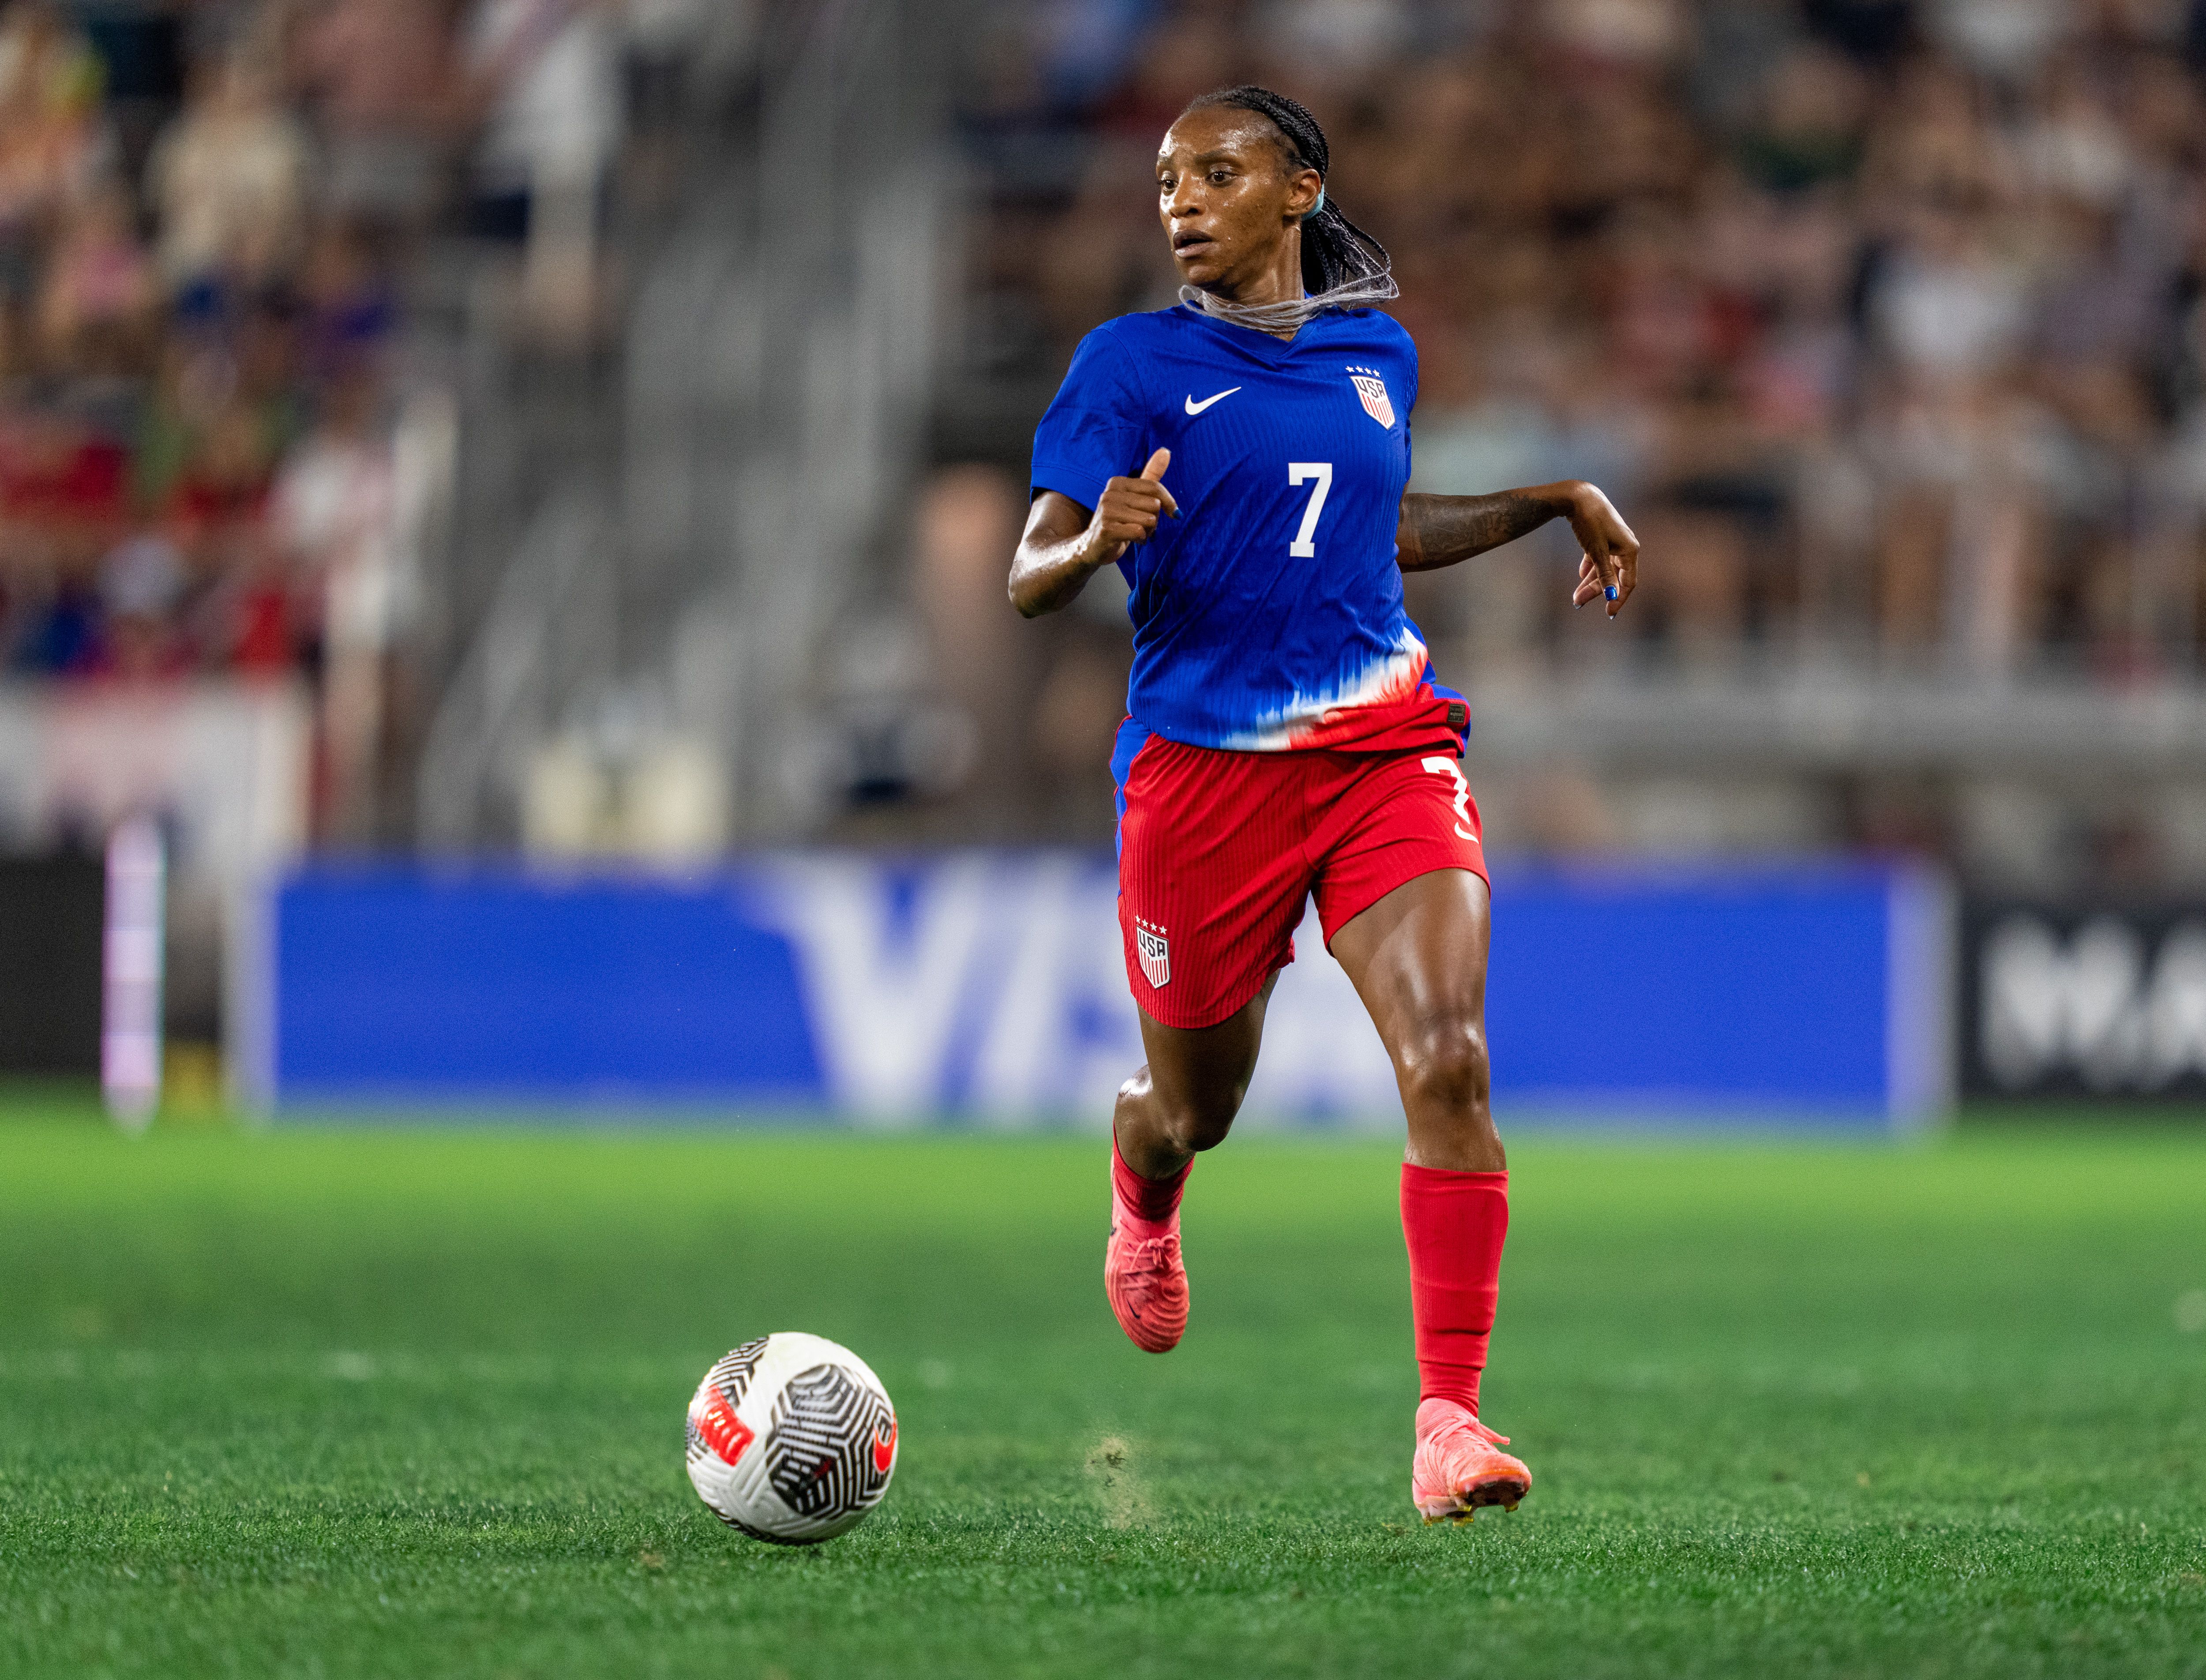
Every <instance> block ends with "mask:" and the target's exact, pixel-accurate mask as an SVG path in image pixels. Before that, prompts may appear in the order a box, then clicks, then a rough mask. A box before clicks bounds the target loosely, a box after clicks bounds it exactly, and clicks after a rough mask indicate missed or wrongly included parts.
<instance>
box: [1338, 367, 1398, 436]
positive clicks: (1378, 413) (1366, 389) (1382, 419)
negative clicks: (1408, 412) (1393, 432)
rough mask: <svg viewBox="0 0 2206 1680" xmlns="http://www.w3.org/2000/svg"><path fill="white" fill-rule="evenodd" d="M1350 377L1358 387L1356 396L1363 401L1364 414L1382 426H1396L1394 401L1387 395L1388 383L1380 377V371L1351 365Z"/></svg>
mask: <svg viewBox="0 0 2206 1680" xmlns="http://www.w3.org/2000/svg"><path fill="white" fill-rule="evenodd" d="M1348 377H1349V379H1350V382H1351V383H1353V384H1354V385H1355V386H1356V395H1357V396H1360V397H1362V399H1363V412H1364V413H1365V414H1368V415H1370V416H1371V418H1372V419H1373V420H1377V421H1378V422H1379V424H1380V425H1381V426H1387V427H1389V428H1391V427H1392V426H1393V424H1394V403H1393V399H1392V398H1391V397H1389V396H1387V395H1386V380H1384V379H1382V378H1380V377H1379V370H1378V369H1377V368H1375V367H1357V366H1355V365H1354V364H1353V363H1351V364H1350V366H1349V369H1348Z"/></svg>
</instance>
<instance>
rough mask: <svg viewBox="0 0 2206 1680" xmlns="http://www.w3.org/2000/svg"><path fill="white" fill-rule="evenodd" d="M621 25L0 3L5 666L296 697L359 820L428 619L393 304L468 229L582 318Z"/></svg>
mask: <svg viewBox="0 0 2206 1680" xmlns="http://www.w3.org/2000/svg"><path fill="white" fill-rule="evenodd" d="M645 9H647V8H643V7H638V8H635V10H638V11H641V10H645ZM626 21H627V10H626V9H620V8H615V7H611V6H605V5H597V4H591V3H574V0H479V3H457V0H188V3H172V0H97V3H74V4H73V3H64V0H13V3H10V4H9V5H7V6H6V8H5V9H4V11H0V656H4V661H5V664H6V666H7V667H8V669H9V670H10V671H12V672H14V673H15V674H17V675H18V676H31V677H50V678H57V679H64V680H71V681H83V682H128V681H131V680H144V679H163V678H175V677H180V676H188V675H201V674H220V675H228V676H239V677H244V678H247V679H253V678H277V679H282V678H285V677H295V678H303V679H305V680H306V681H307V682H309V683H310V684H311V685H312V686H313V691H314V693H315V694H316V696H317V700H318V701H319V712H320V728H319V742H318V744H319V748H320V751H319V753H318V754H317V766H316V768H317V778H316V779H317V813H316V816H317V820H316V825H315V826H316V830H317V831H318V832H321V833H323V834H325V835H327V834H329V833H331V832H332V831H338V832H342V831H343V829H344V828H345V826H346V823H345V819H344V810H343V807H344V806H345V804H346V802H347V798H348V794H347V789H346V785H345V784H346V783H347V782H348V781H349V780H357V779H359V777H361V776H363V775H365V774H367V765H366V763H365V757H366V755H368V754H373V751H374V750H375V742H376V739H377V736H378V734H379V717H380V714H381V713H382V712H383V710H384V708H385V705H386V694H385V690H386V689H387V688H388V686H389V680H390V678H391V676H392V675H394V674H395V669H396V668H395V667H394V665H393V664H392V661H391V657H390V656H391V649H392V647H393V646H394V643H395V642H396V640H398V639H400V638H401V637H402V634H403V633H404V632H405V630H406V629H407V626H408V621H409V616H410V615H411V613H412V612H413V611H414V605H415V603H414V600H413V599H412V593H413V591H412V588H411V584H412V582H413V580H412V579H411V577H410V576H409V568H408V553H407V544H408V529H407V524H408V517H409V515H419V513H420V509H418V508H412V509H409V508H408V507H407V506H405V505H404V503H405V500H406V491H407V488H408V480H407V475H406V474H405V473H404V472H403V471H402V470H401V466H400V462H399V461H398V459H397V456H398V454H399V453H400V452H401V451H402V448H403V445H404V438H403V436H402V426H400V424H399V422H400V418H401V416H400V412H399V410H400V407H401V398H402V394H403V392H402V385H403V383H404V382H403V380H402V377H401V373H402V370H401V368H400V366H399V364H400V362H401V360H402V354H403V340H402V336H401V333H400V331H399V329H400V326H401V313H402V309H401V306H402V299H404V298H405V297H406V296H407V295H408V291H409V282H410V280H411V277H412V275H413V271H414V269H415V268H417V267H418V266H419V265H420V262H421V260H422V254H423V252H424V250H425V248H426V241H427V240H428V239H429V238H430V237H432V235H445V234H466V235H474V236H476V237H477V238H479V239H480V240H483V241H489V242H491V243H492V244H494V245H504V246H510V247H515V248H516V249H518V248H520V247H523V246H524V245H525V246H526V247H528V254H529V258H530V259H531V262H532V265H533V267H532V272H531V275H530V279H531V280H532V281H533V282H534V283H535V291H536V293H537V294H538V295H537V296H536V297H535V298H534V303H535V305H536V306H537V307H539V311H540V313H542V314H543V315H545V316H546V318H547V319H556V318H557V317H558V316H559V315H560V314H561V313H562V312H564V313H565V314H567V315H569V316H572V315H574V314H575V313H577V312H587V310H588V309H589V307H591V302H592V300H591V297H590V295H589V290H590V287H591V284H592V277H591V268H590V265H589V263H588V261H587V255H588V251H587V246H588V235H589V231H590V226H591V223H592V221H593V217H594V216H595V213H596V211H595V203H596V199H597V195H598V194H599V191H600V188H601V184H602V176H603V172H604V170H605V165H606V164H607V162H608V160H609V159H610V158H611V157H612V155H613V153H614V150H615V147H616V146H617V143H618V140H619V138H620V121H621V103H622V94H623V88H622V86H621V80H620V77H621V71H622V68H623V63H622V57H621V53H622V50H623V45H624V44H625V36H624V33H623V26H624V25H625V22H626ZM577 205H579V206H581V208H580V210H579V211H576V210H575V208H574V207H573V206H577ZM547 225H548V226H549V227H551V229H552V230H553V233H554V235H557V231H558V229H560V228H561V227H562V226H564V227H565V228H566V229H569V235H568V237H567V238H566V239H565V240H564V241H563V245H564V247H565V248H566V250H567V251H568V252H571V251H572V250H573V249H574V248H575V247H580V249H581V253H582V260H581V262H580V263H579V264H577V263H575V261H573V260H571V259H569V260H565V261H563V260H562V256H563V252H562V249H561V247H562V241H560V240H559V239H558V238H557V237H556V236H555V237H552V238H550V239H547V238H546V235H545V229H546V226H547ZM577 229H579V231H576V230H577ZM547 246H548V247H551V249H550V251H549V253H548V256H547V253H546V247H547Z"/></svg>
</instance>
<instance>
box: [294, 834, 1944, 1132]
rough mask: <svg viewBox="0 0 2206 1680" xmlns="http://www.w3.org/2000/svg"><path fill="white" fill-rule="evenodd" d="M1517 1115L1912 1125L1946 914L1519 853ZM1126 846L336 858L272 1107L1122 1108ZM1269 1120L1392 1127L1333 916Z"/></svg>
mask: <svg viewBox="0 0 2206 1680" xmlns="http://www.w3.org/2000/svg"><path fill="white" fill-rule="evenodd" d="M1500 873H1501V880H1500V882H1499V888H1498V891H1497V894H1496V903H1495V909H1494V950H1493V958H1492V970H1491V979H1490V984H1489V986H1488V1036H1489V1039H1490V1040H1491V1043H1492V1046H1493V1051H1494V1101H1495V1105H1496V1108H1497V1110H1498V1111H1500V1112H1502V1113H1503V1114H1504V1116H1505V1117H1506V1116H1507V1115H1508V1114H1509V1113H1511V1112H1512V1111H1514V1112H1519V1113H1525V1114H1529V1113H1532V1112H1535V1111H1543V1110H1544V1111H1554V1112H1558V1113H1565V1114H1569V1115H1571V1116H1574V1117H1641V1118H1674V1119H1678V1120H1683V1121H1688V1122H1700V1121H1709V1120H1722V1119H1725V1118H1727V1117H1744V1118H1750V1119H1754V1120H1757V1121H1825V1122H1837V1123H1878V1124H1892V1123H1902V1124H1904V1123H1911V1122H1913V1121H1916V1120H1918V1119H1921V1118H1923V1117H1928V1116H1930V1115H1932V1114H1935V1112H1936V1111H1939V1110H1940V1109H1941V1108H1942V1106H1943V1105H1944V1104H1945V1101H1946V1093H1947V1088H1948V1086H1949V1084H1950V1080H1949V1078H1948V1075H1947V1057H1948V1056H1949V1053H1950V1051H1949V1044H1950V1039H1951V1034H1950V1033H1949V1032H1948V1030H1947V1023H1946V1019H1945V1007H1946V999H1947V996H1948V995H1949V992H1950V978H1949V975H1950V956H1949V947H1950V939H1949V937H1948V934H1947V922H1948V920H1949V917H1948V914H1947V903H1946V895H1945V893H1944V891H1943V890H1942V888H1941V885H1940V884H1939V883H1938V882H1937V881H1936V880H1935V879H1930V878H1926V877H1924V876H1922V875H1919V874H1917V873H1911V872H1908V871H1905V870H1894V869H1887V868H1881V867H1880V868H1869V867H1816V868H1805V867H1754V868H1743V869H1742V868H1733V869H1727V870H1725V871H1721V872H1715V871H1709V870H1690V871H1686V870H1678V871H1658V870H1650V869H1648V868H1644V867H1635V868H1630V869H1625V868H1604V869H1599V870H1583V871H1579V870H1572V871H1546V870H1542V871H1533V870H1529V869H1517V870H1511V869H1506V868H1505V869H1504V870H1502V871H1501V872H1500ZM1116 897H1117V884H1116V878H1115V873H1114V870H1113V867H1112V862H1111V860H1110V859H1109V858H1108V857H1105V856H1094V855H1087V854H1080V853H1063V852H1036V853H1010V854H1005V853H980V852H972V853H952V854H947V855H941V856H938V857H933V858H927V859H922V860H907V861H884V860H881V859H878V858H873V857H867V856H858V855H837V854H790V855H772V856H766V857H762V858H758V859H755V860H752V861H747V862H745V863H743V864H742V865H740V866H737V867H732V868H730V869H729V870H728V871H726V872H725V873H720V874H716V875H713V876H712V877H709V878H704V879H689V880H683V881H672V880H663V879H648V878H641V877H626V876H613V875H560V874H553V873H541V872H536V871H530V870H525V869H522V868H520V867H502V868H501V867H471V868H468V869H467V870H464V871H461V872H455V873H440V872H438V871H437V870H434V869H430V868H426V867H415V866H390V867H336V866H325V867H316V868H314V869H312V870H309V871H307V872H306V873H301V874H299V875H297V876H295V877H294V878H292V879H289V880H288V881H286V882H284V883H283V885H281V887H280V888H279V889H278V891H277V895H276V898H275V902H274V904H273V906H272V911H273V914H272V926H271V930H270V933H271V938H270V942H269V951H270V965H269V966H270V970H271V972H270V974H269V977H268V994H269V995H268V1004H269V1016H270V1020H269V1028H268V1031H269V1037H270V1043H269V1045H268V1046H267V1051H266V1055H265V1058H264V1059H265V1066H266V1067H267V1069H268V1077H269V1082H270V1084H271V1091H270V1092H269V1093H268V1094H269V1095H270V1096H271V1098H272V1099H273V1100H274V1101H275V1102H276V1103H277V1105H278V1106H280V1107H328V1106H331V1105H363V1104H373V1105H394V1104H395V1105H441V1106H446V1107H450V1106H456V1105H543V1104H564V1105H605V1104H615V1105H657V1106H665V1105H682V1104H691V1105H708V1106H714V1107H718V1108H722V1109H740V1108H746V1107H748V1108H752V1109H778V1110H785V1109H788V1108H791V1107H802V1108H813V1109H819V1110H823V1111H833V1112H836V1113H838V1114H844V1115H848V1116H850V1117H854V1118H856V1119H858V1120H861V1121H870V1122H873V1123H895V1122H900V1121H909V1120H915V1119H925V1118H930V1117H956V1118H958V1119H961V1120H963V1121H966V1122H968V1123H977V1124H1021V1123H1034V1122H1037V1121H1045V1122H1057V1121H1063V1120H1066V1119H1074V1120H1080V1121H1083V1122H1086V1123H1091V1124H1094V1125H1097V1126H1100V1124H1101V1123H1103V1121H1104V1118H1105V1117H1106V1116H1107V1114H1108V1113H1109V1111H1110V1104H1111V1098H1112V1093H1114V1092H1115V1091H1116V1090H1117V1088H1118V1084H1119V1082H1120V1081H1122V1080H1124V1078H1125V1077H1126V1075H1128V1074H1129V1073H1130V1071H1131V1070H1132V1069H1133V1068H1134V1067H1135V1066H1136V1064H1137V1063H1139V1062H1140V1060H1141V1044H1140V1034H1139V1031H1138V1028H1137V1025H1136V1018H1135V1015H1134V1010H1133V1006H1132V1004H1131V1002H1130V999H1129V998H1128V996H1127V992H1126V985H1125V978H1124V971H1123V968H1122V966H1121V965H1122V959H1121V956H1120V945H1119V937H1118V920H1117V903H1116ZM1296 948H1297V962H1295V963H1294V965H1293V966H1292V967H1291V968H1289V969H1288V971H1287V973H1286V974H1285V976H1284V977H1283V978H1282V980H1281V981H1280V985H1279V990H1278V992H1277V993H1276V994H1275V996H1274V998H1273V1003H1272V1006H1271V1010H1270V1013H1269V1017H1268V1021H1267V1030H1266V1034H1265V1046H1264V1051H1263V1057H1262V1060H1261V1063H1260V1065H1259V1068H1258V1071H1257V1075H1256V1080H1255V1084H1254V1086H1253V1087H1251V1089H1250V1093H1249V1113H1250V1114H1251V1115H1252V1117H1280V1118H1286V1119H1296V1120H1303V1121H1315V1122H1332V1123H1344V1122H1380V1121H1389V1120H1391V1117H1392V1116H1393V1115H1394V1114H1395V1113H1397V1112H1398V1110H1397V1108H1396V1100H1395V1095H1394V1086H1393V1078H1392V1069H1391V1068H1390V1067H1389V1065H1388V1063H1387V1060H1386V1054H1385V1051H1383V1049H1382V1048H1381V1047H1380V1044H1379V1041H1378V1038H1377V1036H1376V1034H1374V1032H1373V1031H1372V1028H1371V1026H1370V1023H1369V1022H1368V1019H1367V1017H1366V1016H1365V1015H1364V1012H1363V1010H1362V1005H1361V1004H1360V1003H1359V1001H1358V1000H1357V998H1356V994H1355V992H1354V990H1353V988H1352V987H1350V985H1349V983H1348V980H1347V977H1346V976H1345V975H1344V974H1342V973H1341V971H1340V969H1339V967H1338V965H1336V964H1335V963H1334V962H1333V961H1332V959H1331V958H1330V957H1329V956H1327V955H1326V953H1325V950H1324V948H1323V944H1322V941H1321V938H1320V936H1319V932H1318V928H1317V925H1316V920H1315V913H1313V914H1311V916H1310V918H1309V920H1307V921H1306V922H1305V924H1304V926H1303V930H1302V932H1301V933H1300V934H1299V935H1298V936H1297V941H1296Z"/></svg>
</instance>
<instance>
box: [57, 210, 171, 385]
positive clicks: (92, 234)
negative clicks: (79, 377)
mask: <svg viewBox="0 0 2206 1680" xmlns="http://www.w3.org/2000/svg"><path fill="white" fill-rule="evenodd" d="M133 219H134V218H133V215H132V211H131V206H130V201H129V199H128V196H127V195H126V194H123V193H122V191H121V190H120V189H119V188H112V187H110V188H104V189H102V190H100V191H98V192H95V193H93V194H89V195H88V196H86V198H85V199H83V200H81V201H80V202H79V203H78V204H77V205H75V206H74V207H73V208H72V209H71V210H70V211H69V215H68V217H67V219H66V220H65V221H64V222H63V225H62V230H61V233H60V235H59V236H58V237H57V239H56V241H55V242H54V249H53V254H52V256H51V259H49V261H48V264H47V268H46V274H45V285H44V289H43V290H42V292H41V294H40V295H39V326H38V336H39V342H40V344H41V346H42V348H43V349H44V350H45V354H46V356H47V358H48V359H49V360H51V362H52V363H54V364H56V365H57V366H64V367H68V366H75V367H81V368H85V369H88V370H96V371H101V372H129V371H131V370H133V369H134V368H135V367H136V366H138V365H139V364H140V361H141V360H142V359H143V354H144V351H145V349H146V341H147V338H148V337H149V335H150V334H151V332H152V327H153V317H154V311H155V309H156V308H157V307H158V303H159V301H160V294H159V288H158V284H157V283H156V280H155V277H154V273H153V267H152V264H151V263H150V262H149V261H148V260H147V259H146V253H145V252H144V251H143V250H141V249H140V247H139V244H138V237H137V232H136V229H134V227H133V225H132V222H133Z"/></svg>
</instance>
